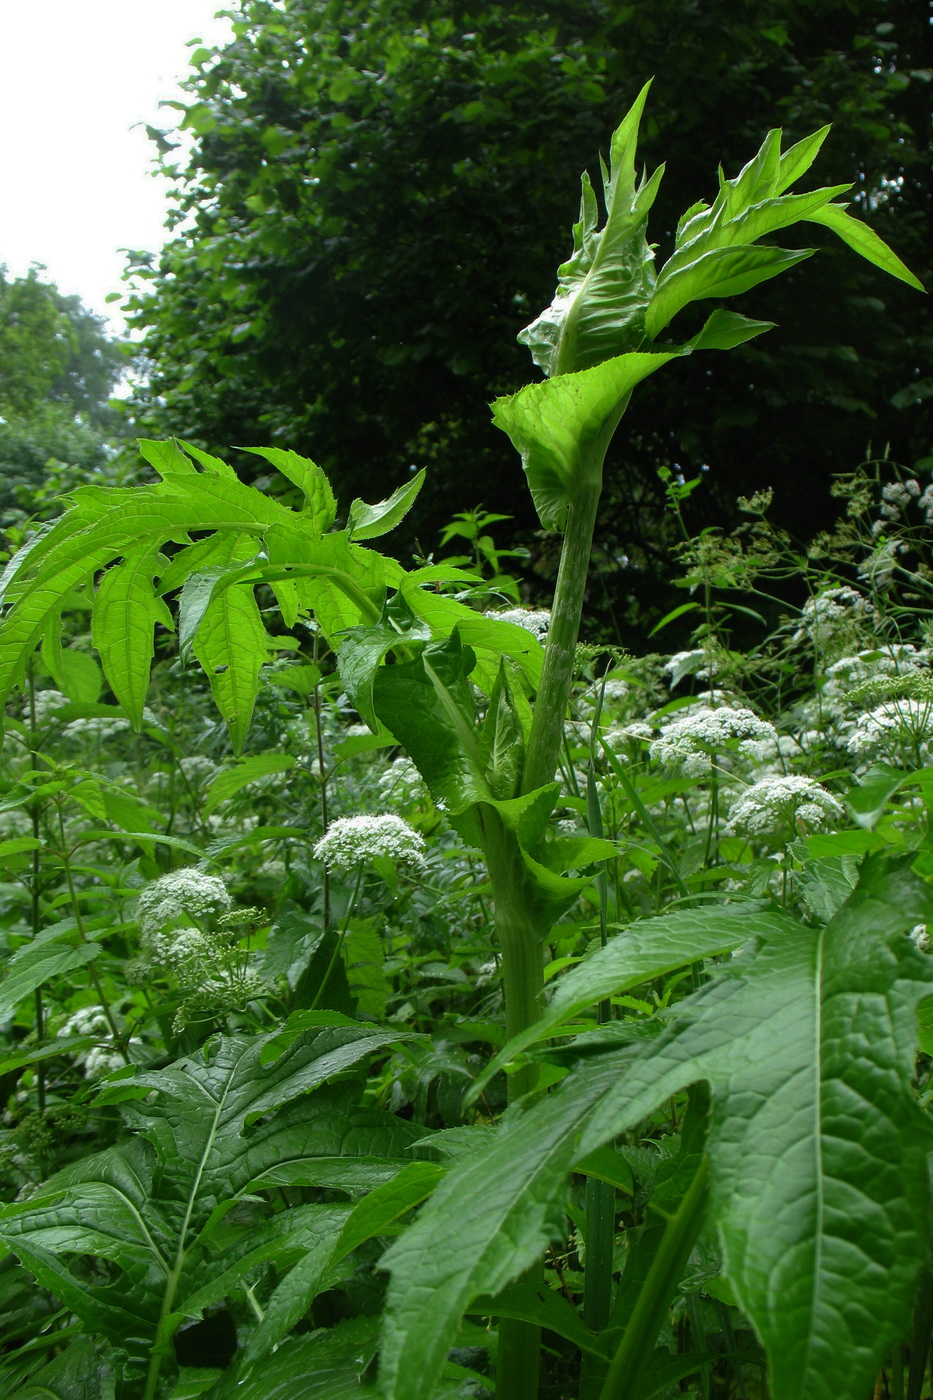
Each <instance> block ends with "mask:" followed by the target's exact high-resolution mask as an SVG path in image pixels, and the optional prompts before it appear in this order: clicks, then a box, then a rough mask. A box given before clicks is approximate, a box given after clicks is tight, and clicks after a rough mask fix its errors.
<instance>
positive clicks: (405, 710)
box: [373, 632, 492, 818]
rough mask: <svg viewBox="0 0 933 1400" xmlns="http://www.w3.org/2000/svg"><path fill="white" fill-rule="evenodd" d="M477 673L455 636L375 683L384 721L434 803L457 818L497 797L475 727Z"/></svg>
mask: <svg viewBox="0 0 933 1400" xmlns="http://www.w3.org/2000/svg"><path fill="white" fill-rule="evenodd" d="M472 669H473V655H472V652H471V651H470V649H469V648H465V647H463V646H462V644H461V642H460V638H459V636H458V634H457V632H454V633H453V634H452V635H451V636H450V638H449V639H448V640H447V641H446V642H443V643H434V644H431V645H428V646H426V647H425V648H424V649H423V651H422V652H421V654H420V655H419V656H418V657H416V658H415V660H413V661H408V662H404V663H403V664H401V665H397V666H381V667H380V668H379V669H378V671H376V673H375V677H374V680H373V704H374V708H375V711H376V714H377V716H378V718H379V719H380V720H381V721H382V723H383V724H385V725H386V726H387V728H388V729H390V730H391V732H392V733H393V734H394V735H395V737H396V739H398V741H399V743H401V744H402V745H404V747H405V750H406V752H407V753H408V754H409V755H410V756H411V758H412V759H413V760H414V762H415V764H416V765H417V767H418V770H419V772H420V773H421V776H422V777H423V778H424V780H425V782H426V783H427V785H428V788H429V790H430V792H431V796H432V797H433V798H434V801H435V802H437V803H439V804H441V806H442V809H443V810H445V811H447V812H448V813H449V814H450V815H451V816H452V817H455V818H456V817H458V816H460V815H461V814H462V813H465V812H466V811H467V809H468V808H470V807H473V806H474V805H475V804H476V803H477V802H487V801H490V800H491V799H492V793H491V792H490V790H489V787H488V784H487V783H486V780H485V778H484V777H483V767H482V758H481V754H480V749H479V742H478V738H477V735H476V733H475V730H474V726H473V715H474V703H473V696H472V694H471V692H470V687H469V681H468V677H469V674H470V672H471V671H472Z"/></svg>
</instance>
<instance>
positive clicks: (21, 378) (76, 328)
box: [0, 265, 129, 521]
mask: <svg viewBox="0 0 933 1400" xmlns="http://www.w3.org/2000/svg"><path fill="white" fill-rule="evenodd" d="M40 271H41V269H40V268H38V267H32V268H30V269H29V271H28V272H27V274H26V276H25V277H12V278H11V277H8V275H7V270H6V268H5V267H3V266H2V265H0V511H2V512H4V513H5V518H6V519H7V521H9V520H10V518H11V516H10V512H11V511H13V512H14V515H13V518H15V517H16V515H22V514H27V515H28V514H31V513H32V511H33V510H34V509H36V508H37V507H39V506H40V504H41V500H42V499H43V492H44V488H45V487H48V493H49V496H50V498H51V497H52V496H54V494H55V493H56V491H60V490H61V489H63V488H65V487H67V485H68V484H71V482H73V481H74V480H83V479H85V478H86V477H87V476H88V475H89V474H90V473H92V472H93V471H94V470H95V469H98V468H99V467H101V466H102V465H103V464H104V462H106V461H107V460H108V459H109V457H110V456H111V455H112V451H111V450H110V448H109V447H108V443H110V442H111V440H112V439H113V438H114V437H116V436H117V435H118V433H119V429H120V418H119V415H118V414H116V413H115V411H114V410H113V408H112V407H111V406H110V403H109V400H110V395H111V392H112V390H113V387H114V385H115V384H116V382H117V380H118V379H119V378H120V376H121V374H122V373H123V372H124V370H125V369H126V367H127V366H128V363H129V359H128V354H129V352H128V347H127V346H126V345H123V344H121V343H120V342H118V341H116V340H114V339H112V338H111V337H109V336H108V335H107V334H106V332H105V330H104V322H103V321H102V319H101V318H100V317H98V316H95V315H94V313H93V312H91V311H88V309H87V308H86V307H85V306H84V305H83V304H82V302H81V300H80V298H78V297H76V296H65V295H63V294H62V293H61V292H60V291H59V290H58V288H57V287H55V286H54V285H53V284H52V283H51V282H45V281H43V280H42V278H41V276H40ZM48 477H51V480H47V478H48Z"/></svg>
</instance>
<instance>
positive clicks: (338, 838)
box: [314, 813, 424, 871]
mask: <svg viewBox="0 0 933 1400" xmlns="http://www.w3.org/2000/svg"><path fill="white" fill-rule="evenodd" d="M314 856H315V859H316V860H321V861H323V862H324V864H325V865H326V867H327V869H328V870H352V869H355V867H356V866H358V865H363V864H364V863H365V862H366V861H368V860H373V859H375V858H378V857H380V856H388V857H389V859H390V860H394V861H396V862H397V863H398V864H399V865H406V866H408V867H409V868H410V869H411V870H415V871H421V870H423V869H424V837H423V836H421V835H420V834H419V833H418V832H417V831H415V829H414V828H413V827H411V826H409V825H408V823H407V822H406V821H403V820H402V818H401V817H397V816H395V815H394V814H392V813H384V814H383V815H382V816H359V817H338V819H337V820H336V821H335V822H332V823H331V825H330V826H329V827H328V829H327V831H326V833H325V834H324V835H323V836H322V837H321V839H320V841H318V843H317V845H316V846H315V847H314Z"/></svg>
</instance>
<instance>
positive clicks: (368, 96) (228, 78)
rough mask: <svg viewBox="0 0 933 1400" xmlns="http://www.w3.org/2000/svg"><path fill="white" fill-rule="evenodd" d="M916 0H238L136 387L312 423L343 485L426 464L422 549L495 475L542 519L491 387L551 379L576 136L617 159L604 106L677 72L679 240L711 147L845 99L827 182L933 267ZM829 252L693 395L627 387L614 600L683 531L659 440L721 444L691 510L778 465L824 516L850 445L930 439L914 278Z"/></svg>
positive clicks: (660, 94)
mask: <svg viewBox="0 0 933 1400" xmlns="http://www.w3.org/2000/svg"><path fill="white" fill-rule="evenodd" d="M923 12H924V6H923V5H920V4H916V3H913V0H853V3H831V4H822V5H819V6H814V5H801V4H797V3H793V0H768V3H766V4H764V5H763V6H762V5H761V4H754V5H752V4H751V3H747V2H746V0H721V2H720V3H716V4H715V5H705V4H703V5H700V4H687V5H683V4H678V5H676V6H675V5H663V4H662V5H646V4H639V5H627V4H626V5H622V4H620V3H618V2H617V0H586V3H582V4H574V5H573V6H567V5H558V4H551V3H545V2H544V0H541V2H540V3H529V4H523V5H507V4H480V3H469V2H468V3H458V4H455V5H453V6H450V5H447V4H445V5H438V4H436V3H419V4H413V3H411V2H410V0H407V2H406V3H399V0H381V3H378V4H376V5H372V4H369V3H366V4H363V3H360V2H359V0H357V2H356V3H351V4H349V5H347V4H343V3H342V4H340V5H337V4H334V3H326V0H286V3H285V4H283V5H276V6H274V7H273V6H271V5H270V4H269V3H267V0H242V3H241V4H240V6H239V10H238V11H237V17H238V26H237V35H238V37H237V39H236V40H235V42H234V43H233V44H232V45H231V46H230V47H229V48H228V49H227V50H225V51H224V52H223V53H220V54H215V53H210V52H208V51H206V50H199V51H198V52H197V53H196V54H195V64H196V72H195V74H194V75H193V77H192V80H191V87H190V101H189V104H188V106H187V111H186V114H185V115H184V123H183V124H184V126H185V128H186V129H187V130H188V131H190V132H193V134H194V136H195V143H194V149H193V153H192V156H191V159H190V162H189V163H188V165H187V166H186V167H184V168H182V169H181V171H180V172H179V174H178V176H177V178H176V179H175V189H176V197H177V201H178V208H179V213H180V214H184V215H185V216H186V217H187V218H188V219H189V220H191V221H192V224H191V227H192V232H191V233H190V234H187V233H186V234H184V235H179V236H178V237H176V239H175V240H174V241H173V242H172V243H170V244H169V245H168V246H167V248H166V250H165V252H164V253H163V255H162V258H161V261H160V262H158V263H157V264H154V265H152V266H151V267H148V268H144V269H143V275H144V277H145V278H147V279H149V280H148V283H146V282H144V283H143V284H142V292H141V294H140V295H139V296H138V297H137V298H136V299H135V300H134V301H133V303H132V305H133V307H134V311H135V323H136V325H137V327H138V328H139V329H141V330H144V331H145V336H146V339H145V344H146V353H147V355H148V358H149V361H150V365H151V370H152V380H151V391H150V393H149V394H148V395H144V396H143V397H142V398H141V401H140V409H141V411H143V412H145V413H146V414H147V415H148V417H149V419H150V421H151V422H152V424H153V427H154V429H155V430H157V431H160V432H165V431H172V432H183V433H184V434H186V435H190V436H193V437H195V438H196V439H197V440H200V441H202V442H203V443H204V444H209V443H216V442H238V443H244V442H255V441H265V440H272V441H281V442H283V443H287V445H294V446H295V447H297V448H298V450H299V451H305V452H308V453H309V454H310V455H312V456H313V457H314V458H315V460H317V461H319V462H321V463H322V465H323V466H324V467H325V469H326V470H327V471H328V472H329V474H330V475H331V476H332V478H333V480H334V483H335V486H336V488H337V492H338V496H339V498H340V501H341V507H342V509H343V510H346V508H347V506H348V504H349V501H350V498H351V497H352V496H353V495H354V494H362V495H364V496H366V497H368V498H375V497H377V496H381V495H384V494H385V487H386V484H387V483H394V482H395V481H398V480H399V479H400V478H401V476H402V474H403V473H404V471H405V470H406V469H407V468H408V466H409V464H410V463H412V462H414V463H416V464H417V465H418V466H420V465H423V464H425V465H428V466H429V467H430V469H431V481H432V490H431V493H430V497H428V496H423V497H422V499H421V501H420V502H419V506H418V509H417V511H416V512H415V513H413V515H412V517H411V524H410V526H409V527H406V532H405V533H403V534H402V535H401V537H400V539H399V544H398V546H397V548H400V549H405V548H408V547H410V543H411V541H412V539H413V538H414V537H415V536H417V537H418V538H420V539H421V541H422V543H423V544H425V545H426V546H430V543H431V541H432V540H433V538H434V536H435V532H436V529H437V527H438V526H439V525H440V524H441V523H443V522H444V521H446V520H447V519H449V518H450V516H451V515H452V514H453V512H454V511H455V510H460V509H463V508H464V506H468V505H472V504H474V503H476V502H478V501H480V500H483V501H485V503H486V504H487V505H488V504H489V503H490V502H491V501H492V499H493V497H494V498H495V503H496V505H497V507H498V508H499V509H502V510H506V511H508V512H509V513H511V514H513V515H514V516H515V517H516V519H517V520H518V522H519V525H520V528H521V529H522V530H523V532H528V531H529V530H530V527H531V525H532V517H531V516H530V513H529V509H528V504H527V498H526V497H525V494H524V490H523V485H522V482H521V479H520V476H519V474H518V472H517V471H516V469H515V467H514V466H513V465H511V464H510V463H509V461H508V459H507V458H504V457H503V455H502V444H501V442H499V441H497V439H496V435H495V434H494V433H492V432H491V430H490V427H489V424H488V418H487V415H486V413H485V411H484V408H483V404H484V403H485V402H487V401H488V399H489V398H490V396H491V395H492V394H493V393H502V392H505V391H511V390H512V389H514V387H515V386H516V384H518V383H521V382H523V381H525V380H527V379H528V378H529V371H528V367H527V360H526V359H525V358H524V354H523V352H522V350H521V349H520V347H518V346H517V345H516V344H515V341H514V337H515V330H516V327H517V326H518V325H520V324H521V323H522V322H523V321H526V320H527V319H528V315H529V313H533V312H534V311H535V310H536V308H537V307H538V306H539V305H542V304H544V303H546V302H547V301H548V300H549V298H550V294H551V290H552V288H553V281H552V278H553V273H552V267H553V250H554V249H555V248H567V244H566V232H565V230H566V227H567V224H568V222H569V218H570V216H571V215H572V213H573V211H574V209H575V207H576V203H577V199H578V191H577V186H576V180H575V178H572V176H571V173H570V172H571V171H572V170H575V169H577V168H578V167H579V165H580V163H581V160H582V161H583V162H585V163H586V165H587V167H588V168H589V169H590V170H591V172H592V173H593V175H594V178H595V177H596V175H597V155H598V152H599V151H600V150H602V151H603V152H604V154H605V153H606V133H607V131H608V129H609V128H610V126H611V125H612V124H613V123H614V122H615V121H617V120H618V119H619V117H620V116H621V114H622V112H623V111H624V110H625V109H626V108H627V107H628V106H629V104H630V103H631V102H632V100H633V99H634V97H635V94H636V93H637V92H638V90H639V89H640V88H641V86H642V84H643V83H644V81H645V80H646V79H647V78H649V77H650V76H651V75H652V74H655V75H656V77H655V85H654V89H653V95H652V102H651V115H650V118H649V120H648V121H647V123H646V125H645V130H644V133H643V138H642V154H641V159H643V160H644V161H645V162H646V164H647V166H648V169H649V170H650V169H652V168H654V166H655V165H657V164H658V162H659V159H660V158H661V156H662V155H663V157H665V158H666V159H667V173H666V175H665V179H664V182H663V184H662V187H661V190H660V192H659V195H658V199H657V204H656V207H655V215H654V218H653V224H652V228H653V236H654V238H655V239H657V240H658V242H659V243H660V252H661V254H662V255H666V253H667V252H668V251H669V249H670V245H671V242H672V240H673V233H674V223H675V221H676V219H677V217H678V216H679V214H680V212H681V210H682V209H684V208H686V207H687V206H688V205H690V204H691V203H692V202H693V201H694V200H696V199H698V198H705V199H710V198H711V197H712V195H713V193H714V190H713V189H711V188H710V172H711V171H712V170H714V169H715V167H716V165H717V163H720V162H721V163H722V165H723V167H724V168H725V170H726V172H727V173H728V174H732V173H734V171H735V170H737V169H738V168H739V166H741V165H742V164H743V163H744V162H745V161H746V160H747V159H748V157H749V155H750V154H751V152H752V151H753V150H754V149H755V148H756V146H757V144H758V141H759V139H760V121H761V113H762V111H768V112H771V113H773V114H774V120H775V123H778V122H779V123H781V124H782V125H783V126H784V128H785V135H786V142H787V144H789V143H790V142H791V141H793V140H796V139H798V138H799V137H801V136H803V135H804V134H806V133H808V132H810V131H813V130H815V129H817V128H819V127H821V126H823V125H824V124H825V123H826V122H827V121H832V122H833V123H834V131H833V138H832V149H831V150H829V151H828V152H827V154H826V155H825V156H824V158H823V159H822V160H821V162H820V167H819V171H818V177H819V182H820V183H823V184H831V183H833V182H837V181H842V180H845V181H848V180H851V179H852V178H853V175H855V176H856V180H857V184H856V191H857V194H856V204H857V212H858V214H859V215H860V216H861V217H866V218H868V219H869V221H870V222H872V223H873V224H874V225H875V227H876V228H877V229H878V230H879V232H880V233H881V234H882V236H884V237H886V238H890V241H891V242H892V243H893V246H894V247H895V248H896V250H897V251H898V252H899V253H900V254H901V256H902V257H903V258H904V260H905V261H906V262H907V263H908V264H909V265H910V266H911V267H913V268H914V270H915V271H916V272H917V274H918V275H919V277H920V278H921V280H922V281H927V280H928V275H927V274H928V272H929V248H930V247H931V246H933V236H931V226H930V210H931V185H930V173H929V171H930V160H929V139H930V136H929V129H930V128H929V81H928V76H929V72H930V70H931V69H933V60H931V55H930V30H929V26H928V25H927V24H925V23H924V13H923ZM813 233H814V235H815V236H814V238H813V242H814V243H815V244H817V245H818V246H820V247H821V249H822V248H823V247H824V246H826V247H828V244H829V238H828V237H824V236H823V233H822V231H820V230H814V231H813ZM567 251H568V252H569V248H567ZM818 261H819V272H818V275H815V276H808V275H807V272H806V270H804V271H803V272H801V273H800V274H799V275H798V274H796V273H792V274H791V275H790V276H789V277H786V278H782V279H781V280H780V283H779V284H775V285H774V286H769V287H766V288H764V289H762V291H760V292H758V293H756V300H755V304H754V305H755V314H758V315H762V316H765V317H767V318H769V319H772V320H774V321H776V322H777V323H778V324H779V325H780V326H782V327H783V328H784V329H783V330H782V331H781V332H780V333H778V334H776V335H774V336H772V337H770V338H769V341H768V342H767V343H766V344H764V343H763V344H761V345H756V346H755V347H754V348H752V349H751V350H749V351H747V352H745V353H743V354H742V355H741V356H739V357H736V358H735V359H734V360H733V361H731V362H729V363H725V362H722V363H717V364H716V365H715V366H712V365H707V364H703V363H701V362H699V361H694V362H693V363H692V364H690V365H688V366H686V367H685V368H684V370H683V373H682V376H681V381H680V386H679V390H678V393H677V395H675V396H674V397H673V399H671V398H669V397H668V396H667V394H666V391H665V390H664V389H663V388H662V387H660V386H658V385H653V384H649V385H648V386H647V387H646V389H645V390H644V391H643V392H642V394H641V395H640V397H639V399H638V401H637V402H636V404H635V406H634V408H633V410H632V412H631V414H630V415H629V419H628V423H627V432H626V437H625V441H624V442H623V443H621V444H620V445H619V446H617V447H616V448H615V449H614V453H613V455H612V457H611V459H610V464H609V465H610V472H609V479H608V482H607V505H608V507H609V509H608V512H607V516H608V518H607V520H606V528H605V529H604V531H603V534H602V538H601V541H600V545H599V554H598V556H597V557H598V560H599V561H600V562H601V564H602V570H601V571H602V573H603V575H604V578H605V589H600V592H601V593H602V594H603V602H602V603H600V605H599V606H600V608H601V609H603V608H605V607H607V606H608V607H611V609H612V612H613V614H614V616H615V620H616V625H618V626H623V625H624V623H625V619H626V615H627V614H629V613H630V612H631V610H632V606H633V601H634V600H635V599H636V598H639V597H641V598H642V599H643V601H650V598H649V590H648V586H647V585H646V584H645V582H644V580H643V579H642V572H643V571H645V570H647V571H648V575H649V577H650V576H651V575H652V574H653V573H654V571H655V569H656V567H657V561H658V559H659V551H660V555H661V556H663V552H664V548H665V541H664V536H665V531H666V527H665V526H664V525H663V523H662V521H661V519H660V518H659V500H658V488H657V485H656V482H655V469H656V467H657V465H658V464H659V463H666V464H668V465H670V466H675V465H678V466H679V467H681V468H682V469H683V471H684V472H685V473H686V474H688V475H690V474H692V473H695V472H696V471H697V470H698V469H699V468H700V466H701V465H703V464H708V465H709V481H710V484H711V493H710V495H709V498H708V499H707V500H703V499H701V498H697V500H695V501H694V503H693V506H694V510H695V511H698V512H699V513H700V514H699V517H698V518H701V519H702V518H705V519H707V520H709V519H722V518H723V515H724V512H727V511H731V510H732V508H733V501H734V497H735V495H736V494H738V492H740V491H742V492H746V493H747V492H750V491H751V490H753V489H755V488H757V487H764V486H768V485H772V486H774V487H775V488H776V489H777V491H778V511H779V516H778V518H779V520H782V521H783V522H784V523H785V524H790V525H791V526H792V527H794V528H797V529H798V532H799V533H800V534H801V535H806V534H808V533H809V532H810V530H811V527H812V524H813V518H812V511H813V509H817V510H819V509H820V505H819V502H821V501H822V500H823V499H825V497H824V492H823V487H822V485H821V483H823V482H825V481H826V480H827V477H828V474H829V473H830V472H832V471H840V470H847V469H849V468H850V466H851V464H852V463H853V462H856V461H859V460H860V459H862V458H863V457H865V456H866V455H868V453H869V451H870V450H873V451H874V452H876V453H880V452H881V451H882V450H883V449H884V446H885V444H886V443H890V444H891V450H892V452H893V454H894V456H895V457H896V458H898V459H899V460H901V461H902V462H905V463H907V464H908V465H911V464H912V463H913V462H914V461H915V460H916V459H917V458H921V457H925V456H927V455H928V454H929V453H930V439H931V423H930V401H929V397H928V396H929V394H930V385H929V383H928V381H927V379H926V378H924V374H925V371H924V369H923V366H925V365H927V364H928V363H929V358H930V354H929V332H928V331H927V330H926V328H925V309H924V307H923V304H922V303H920V302H919V301H918V300H917V299H916V298H913V297H911V296H910V294H909V293H908V292H907V291H906V290H902V289H900V288H898V287H895V286H893V285H890V286H888V287H886V288H879V286H878V283H877V279H876V278H875V277H873V275H872V273H871V272H870V270H866V271H864V272H863V271H862V270H861V269H858V268H853V265H852V261H851V259H850V258H848V257H847V256H846V255H845V254H844V253H843V252H840V251H836V250H832V251H820V253H819V254H818ZM742 309H744V307H743V308H742ZM826 327H831V328H832V329H831V334H830V335H829V336H828V337H827V334H826V332H825V329H824V328H826ZM695 328H696V327H694V326H691V327H689V328H688V332H687V333H690V332H692V330H693V329H695ZM156 396H160V398H162V399H164V404H160V403H157V402H156ZM818 483H820V484H818ZM465 490H468V494H469V499H467V498H466V497H465V495H464V492H465ZM804 501H806V503H807V504H806V514H802V513H801V509H800V508H801V506H802V503H803V502H804ZM814 501H816V502H817V504H816V505H814ZM825 523H828V521H827V522H825ZM525 538H526V539H527V538H528V534H527V533H526V534H525ZM623 552H624V553H625V554H627V555H629V556H630V557H631V558H632V560H633V561H634V562H635V563H636V564H637V566H638V568H637V570H632V569H626V568H625V567H624V565H622V564H621V562H620V560H621V555H622V553H623ZM538 568H539V570H540V571H541V573H543V574H545V575H546V574H547V573H548V571H549V564H548V561H547V558H546V557H544V558H540V559H539V561H538ZM539 582H540V581H539ZM592 591H593V595H594V603H595V601H596V598H597V596H598V594H597V591H596V590H595V589H594V590H592ZM604 618H605V614H604Z"/></svg>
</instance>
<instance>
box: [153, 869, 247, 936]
mask: <svg viewBox="0 0 933 1400" xmlns="http://www.w3.org/2000/svg"><path fill="white" fill-rule="evenodd" d="M232 903H233V901H232V900H231V898H230V895H229V894H228V892H227V887H226V885H225V884H224V882H223V880H221V879H220V878H219V876H217V875H206V874H205V873H204V872H203V871H201V870H195V869H194V868H193V867H190V866H186V867H185V868H184V869H182V870H170V871H169V873H168V874H167V875H160V876H159V878H158V880H153V881H152V884H150V885H147V886H146V887H145V889H144V890H143V891H142V893H141V894H140V896H139V899H138V900H137V901H136V918H137V920H138V922H139V926H140V929H141V930H142V934H143V940H144V941H146V940H148V939H149V938H150V937H151V936H152V935H153V934H156V933H158V932H160V931H161V930H163V929H164V928H165V927H166V926H167V925H176V924H177V922H178V920H179V919H183V918H185V917H187V918H188V919H195V920H203V919H210V918H216V917H217V915H218V914H224V913H226V911H227V910H228V909H229V908H230V907H231V904H232Z"/></svg>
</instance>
